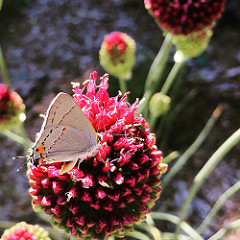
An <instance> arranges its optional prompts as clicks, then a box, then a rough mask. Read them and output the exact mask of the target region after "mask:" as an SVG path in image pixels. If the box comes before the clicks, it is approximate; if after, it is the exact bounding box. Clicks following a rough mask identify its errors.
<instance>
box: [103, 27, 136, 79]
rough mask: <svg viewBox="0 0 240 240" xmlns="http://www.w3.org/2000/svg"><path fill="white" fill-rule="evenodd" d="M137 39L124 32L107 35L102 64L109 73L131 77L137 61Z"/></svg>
mask: <svg viewBox="0 0 240 240" xmlns="http://www.w3.org/2000/svg"><path fill="white" fill-rule="evenodd" d="M135 48H136V47H135V41H134V40H133V39H132V38H131V37H130V36H128V35H127V34H126V33H122V32H112V33H110V34H109V35H106V36H105V38H104V40H103V43H102V46H101V49H100V52H99V58H100V64H101V65H102V67H103V68H104V69H105V70H106V71H107V72H109V74H111V75H113V76H115V77H118V78H124V79H129V78H130V77H131V70H132V68H133V65H134V63H135Z"/></svg>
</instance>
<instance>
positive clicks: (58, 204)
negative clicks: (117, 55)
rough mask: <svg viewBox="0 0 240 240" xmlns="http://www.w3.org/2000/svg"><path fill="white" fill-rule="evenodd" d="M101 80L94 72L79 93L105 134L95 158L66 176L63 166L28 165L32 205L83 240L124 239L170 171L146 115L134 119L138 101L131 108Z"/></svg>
mask: <svg viewBox="0 0 240 240" xmlns="http://www.w3.org/2000/svg"><path fill="white" fill-rule="evenodd" d="M96 80H97V74H96V72H94V73H92V74H91V75H90V80H89V81H88V82H87V83H86V84H85V85H84V86H83V88H82V89H80V88H79V87H77V86H76V87H75V89H74V98H75V101H76V102H77V104H78V105H79V107H81V108H82V109H83V111H84V113H85V115H86V116H87V118H88V119H89V120H90V122H91V123H92V125H93V127H94V128H95V130H96V131H97V132H98V133H100V134H101V135H102V140H101V143H100V146H99V148H98V153H97V154H96V156H93V157H91V158H87V159H85V160H84V161H82V162H81V164H80V167H79V168H77V167H74V168H73V169H72V170H71V171H69V172H68V173H65V174H63V175H60V174H59V172H60V169H61V166H62V163H53V164H45V165H40V166H38V167H35V166H33V165H32V164H29V166H30V167H29V170H28V175H29V178H30V186H31V188H30V190H29V192H30V194H31V195H32V197H33V205H34V206H35V207H36V208H39V209H42V210H43V211H45V213H47V214H49V215H51V216H52V217H53V222H54V225H59V227H60V228H63V229H65V231H66V232H70V234H71V235H72V236H75V237H78V238H82V239H105V238H106V237H107V236H112V235H117V236H123V235H124V232H125V231H126V230H129V229H131V228H132V224H133V223H136V222H139V221H141V220H143V219H145V218H146V214H147V213H149V212H150V211H151V210H150V206H152V205H153V203H154V202H155V201H156V199H158V197H159V195H160V192H161V188H160V186H159V185H160V180H159V179H160V176H161V174H162V170H164V171H165V170H166V166H165V165H164V166H162V165H160V161H161V159H162V153H161V151H159V150H158V149H157V147H156V146H155V145H154V141H155V140H154V134H151V133H150V129H149V126H148V124H147V123H146V121H145V119H144V118H143V117H141V116H135V115H137V113H136V108H137V106H138V101H136V102H135V103H133V104H132V105H131V104H130V103H129V102H128V101H127V94H125V95H124V96H122V97H121V95H120V94H119V95H118V96H116V97H109V94H108V92H107V90H108V75H107V74H106V75H104V76H103V77H102V78H100V84H99V85H97V84H96ZM85 91H86V93H84V92H85ZM162 168H163V169H162Z"/></svg>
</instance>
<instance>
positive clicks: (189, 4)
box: [144, 0, 226, 35]
mask: <svg viewBox="0 0 240 240" xmlns="http://www.w3.org/2000/svg"><path fill="white" fill-rule="evenodd" d="M225 2H226V0H218V1H216V0H208V1H206V0H171V1H170V0H144V3H145V7H146V9H148V10H149V12H150V13H151V14H152V15H153V16H154V17H155V19H156V21H157V23H158V24H159V26H160V27H161V28H162V29H163V30H166V31H170V32H172V33H173V34H174V35H179V34H181V35H188V34H191V33H193V32H196V31H199V30H202V29H203V28H211V27H212V26H213V25H214V21H216V20H217V19H218V18H220V17H221V15H222V12H223V10H224V5H225Z"/></svg>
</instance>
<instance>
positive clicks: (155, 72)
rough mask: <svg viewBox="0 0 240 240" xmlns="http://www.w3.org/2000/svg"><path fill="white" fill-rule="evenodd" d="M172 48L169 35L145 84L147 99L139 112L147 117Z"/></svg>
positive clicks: (145, 96)
mask: <svg viewBox="0 0 240 240" xmlns="http://www.w3.org/2000/svg"><path fill="white" fill-rule="evenodd" d="M171 48H172V35H171V34H170V33H168V34H167V36H166V37H165V40H164V42H163V44H162V46H161V48H160V50H159V52H158V54H157V56H156V58H155V59H154V61H153V63H152V66H151V68H150V70H149V73H148V76H147V80H146V83H145V89H144V92H145V93H144V96H143V97H144V98H145V101H144V102H143V103H142V104H141V105H140V106H139V108H138V112H139V113H143V114H145V116H146V115H147V109H148V104H149V101H150V98H151V96H152V95H153V93H154V92H155V91H156V88H157V86H158V83H159V80H161V75H162V74H163V72H164V69H165V66H166V63H167V60H168V57H169V54H170V51H171Z"/></svg>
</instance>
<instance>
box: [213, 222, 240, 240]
mask: <svg viewBox="0 0 240 240" xmlns="http://www.w3.org/2000/svg"><path fill="white" fill-rule="evenodd" d="M238 228H240V219H238V220H236V221H234V222H231V223H230V224H229V225H228V226H227V227H224V228H222V229H220V230H219V231H218V232H217V233H215V234H214V235H213V236H212V237H210V238H209V239H208V240H221V239H223V237H224V236H226V235H228V234H229V233H230V232H231V231H233V230H235V229H238Z"/></svg>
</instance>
